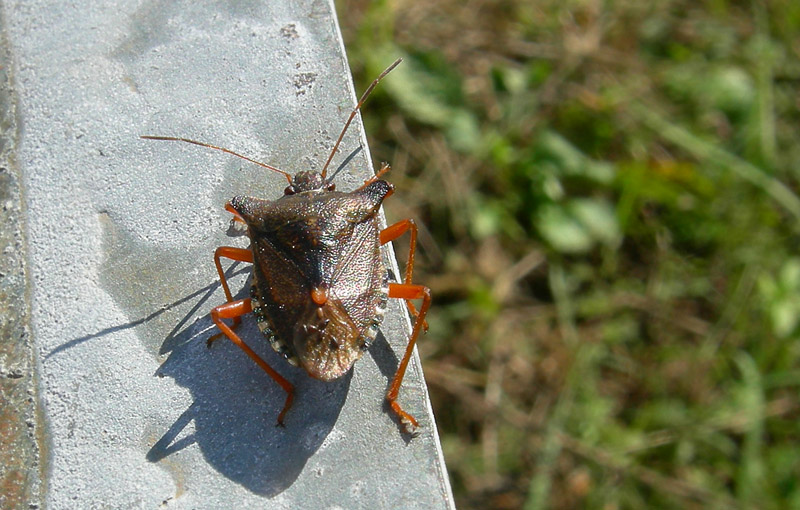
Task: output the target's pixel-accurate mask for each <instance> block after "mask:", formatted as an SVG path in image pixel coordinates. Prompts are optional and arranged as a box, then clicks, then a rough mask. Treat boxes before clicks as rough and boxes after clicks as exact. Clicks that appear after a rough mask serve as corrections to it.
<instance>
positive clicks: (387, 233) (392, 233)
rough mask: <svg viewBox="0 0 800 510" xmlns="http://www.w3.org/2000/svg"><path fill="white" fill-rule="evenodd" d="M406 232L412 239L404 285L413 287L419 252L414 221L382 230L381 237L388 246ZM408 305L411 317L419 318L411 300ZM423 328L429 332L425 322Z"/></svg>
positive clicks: (409, 246)
mask: <svg viewBox="0 0 800 510" xmlns="http://www.w3.org/2000/svg"><path fill="white" fill-rule="evenodd" d="M406 232H410V233H411V234H410V235H411V239H410V240H409V242H408V261H407V262H406V277H405V278H404V279H403V283H405V284H406V285H411V280H412V276H413V275H414V254H415V253H416V251H417V224H416V223H415V222H414V220H412V219H407V220H402V221H398V222H397V223H395V224H394V225H389V226H388V227H386V228H385V229H383V230H381V234H380V237H381V244H386V243H388V242H391V241H394V240H395V239H397V238H398V237H400V236H401V235H403V234H405V233H406ZM392 297H394V296H392ZM406 305H407V306H408V310H409V311H410V312H411V316H412V317H414V318H416V317H418V315H417V309H416V307H415V306H414V303H412V302H411V300H410V299H406ZM422 327H423V328H424V329H425V331H428V323H427V322H425V321H424V320H423V321H422Z"/></svg>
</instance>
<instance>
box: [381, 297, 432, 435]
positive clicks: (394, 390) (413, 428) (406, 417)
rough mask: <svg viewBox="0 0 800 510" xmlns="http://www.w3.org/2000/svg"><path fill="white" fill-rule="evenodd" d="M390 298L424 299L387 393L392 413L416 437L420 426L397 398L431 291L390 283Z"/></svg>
mask: <svg viewBox="0 0 800 510" xmlns="http://www.w3.org/2000/svg"><path fill="white" fill-rule="evenodd" d="M389 297H391V298H399V299H405V300H406V302H408V300H411V299H422V306H420V308H419V313H418V314H417V318H416V320H415V321H414V328H413V329H412V330H411V336H410V337H409V339H408V345H407V346H406V352H405V354H403V359H402V360H401V361H400V365H399V366H398V367H397V372H395V374H394V378H392V383H391V384H390V385H389V390H388V391H387V392H386V400H387V401H388V402H389V406H391V408H392V411H394V412H395V414H397V417H398V418H399V419H400V423H401V424H402V425H403V429H404V430H405V431H406V433H408V434H412V435H415V434H416V433H417V431H418V428H419V424H418V423H417V420H416V419H415V418H414V417H413V416H411V415H410V414H408V413H407V412H405V411H403V408H402V407H400V404H398V403H397V396H398V394H399V393H400V385H401V384H402V383H403V376H404V375H405V373H406V368H407V367H408V362H409V360H410V359H411V353H412V352H414V345H415V344H416V343H417V338H418V337H419V333H420V331H422V329H423V327H424V325H425V315H426V314H427V313H428V308H429V307H430V306H431V289H429V288H428V287H425V286H424V285H411V284H408V283H390V284H389Z"/></svg>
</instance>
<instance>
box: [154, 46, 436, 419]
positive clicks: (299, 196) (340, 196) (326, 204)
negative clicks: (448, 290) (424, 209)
mask: <svg viewBox="0 0 800 510" xmlns="http://www.w3.org/2000/svg"><path fill="white" fill-rule="evenodd" d="M401 61H402V59H398V60H397V61H395V62H394V63H393V64H392V65H390V66H389V67H388V68H387V69H386V70H385V71H383V72H382V73H381V74H380V76H378V77H377V78H376V79H375V80H374V81H373V82H372V84H371V85H370V86H369V88H367V90H366V91H365V92H364V94H363V95H362V96H361V99H360V100H359V101H358V104H357V105H356V107H355V108H354V109H353V111H352V112H351V113H350V116H349V117H348V119H347V122H346V123H345V125H344V128H343V129H342V132H341V134H340V135H339V138H338V139H337V140H336V143H335V144H334V146H333V150H331V153H330V155H329V156H328V160H327V161H326V162H325V165H324V166H323V167H322V171H320V172H314V171H303V172H299V173H297V174H296V175H294V176H292V175H290V174H289V173H287V172H284V171H282V170H279V169H277V168H275V167H273V166H270V165H266V164H264V163H260V162H258V161H254V160H252V159H250V158H248V157H245V156H242V155H241V154H237V153H235V152H233V151H230V150H228V149H225V148H222V147H217V146H214V145H210V144H207V143H202V142H196V141H194V140H188V139H185V138H174V137H166V136H142V138H146V139H150V140H168V141H180V142H187V143H192V144H195V145H200V146H203V147H208V148H211V149H216V150H221V151H223V152H226V153H228V154H231V155H234V156H237V157H239V158H242V159H245V160H247V161H250V162H252V163H255V164H257V165H260V166H262V167H264V168H267V169H269V170H272V171H274V172H278V173H280V174H282V175H283V176H285V177H286V179H287V180H288V181H289V186H287V187H286V189H285V190H284V194H283V196H282V197H280V198H278V199H277V200H265V199H261V198H254V197H248V196H236V197H234V198H233V199H232V200H231V201H230V202H228V203H227V204H226V205H225V209H227V210H228V211H229V212H231V213H232V214H233V215H234V219H235V220H236V221H240V222H244V224H245V225H246V226H247V233H248V236H249V237H250V248H248V249H242V248H234V247H231V246H222V247H219V248H217V250H216V252H215V253H214V263H215V264H216V266H217V271H218V272H219V277H220V282H221V283H222V288H223V289H224V291H225V297H226V298H227V302H226V303H225V304H223V305H220V306H217V307H215V308H213V309H212V310H211V319H212V320H213V321H214V324H216V325H217V327H219V329H220V331H221V333H218V334H217V335H215V336H213V337H211V338H210V339H209V345H210V344H211V342H212V341H213V340H214V339H216V338H218V337H219V336H221V335H222V334H224V335H225V336H227V337H228V338H229V339H230V340H231V341H232V342H233V343H235V344H236V345H238V346H239V347H240V348H241V349H242V350H243V351H244V352H245V353H247V355H248V356H249V357H250V358H252V359H253V361H255V362H256V363H258V365H259V366H260V367H261V368H262V369H264V371H265V372H266V373H267V374H268V375H269V376H270V377H272V379H274V380H275V382H277V383H278V384H279V385H280V386H281V387H282V388H283V389H284V390H285V391H286V394H287V395H286V402H285V404H284V405H283V409H282V410H281V412H280V414H278V424H279V425H283V421H284V417H285V416H286V412H287V411H288V410H289V408H290V407H291V405H292V400H293V398H294V387H293V386H292V384H291V383H290V382H289V381H287V380H286V379H285V378H284V377H283V376H282V375H280V374H279V373H278V372H277V371H275V369H273V368H272V367H271V366H270V365H268V364H267V362H265V361H264V360H263V359H262V358H261V357H260V356H258V354H256V353H255V352H254V351H253V350H252V349H251V348H250V347H248V346H247V344H245V343H244V342H243V341H242V339H241V338H240V337H239V335H237V334H236V332H235V331H234V329H235V328H236V326H237V325H238V324H239V322H240V320H241V319H240V318H241V316H242V315H245V314H247V313H250V312H253V313H254V314H255V316H256V321H257V322H258V326H259V328H260V330H261V331H262V332H263V333H264V335H265V336H266V337H267V339H268V340H269V342H270V344H271V345H272V347H273V349H275V350H276V351H277V352H278V353H280V354H281V355H283V357H284V358H286V360H287V361H288V362H289V363H291V364H292V365H295V366H301V367H303V368H304V369H305V371H306V372H307V373H308V374H309V375H310V376H312V377H315V378H317V379H321V380H323V381H331V380H334V379H337V378H338V377H341V376H342V375H344V374H345V373H347V372H348V371H349V370H350V369H351V368H352V366H353V363H355V361H356V360H357V359H358V358H360V357H361V355H362V354H363V352H364V351H365V350H366V349H367V348H368V347H369V346H370V343H372V341H373V340H374V339H375V336H376V335H377V332H378V326H379V325H380V323H381V321H382V319H383V314H384V310H385V307H386V302H387V299H388V298H399V299H404V300H405V301H406V303H407V306H408V308H409V310H410V312H411V314H412V316H414V317H415V319H414V327H413V329H412V332H411V336H410V338H409V341H408V346H407V347H406V350H405V354H404V355H403V358H402V360H401V361H400V364H399V366H398V368H397V372H396V373H395V375H394V378H393V379H392V382H391V384H390V385H389V390H388V391H387V393H386V400H387V401H388V402H389V405H390V406H391V408H392V410H393V411H394V412H395V413H396V414H397V416H398V418H399V420H400V422H401V424H402V426H403V429H404V430H405V431H406V432H408V433H412V434H413V433H415V432H416V431H417V428H418V424H417V420H416V419H414V417H413V416H411V415H410V414H408V413H407V412H405V411H403V409H402V408H401V407H400V404H398V403H397V396H398V393H399V390H400V385H401V383H402V381H403V375H404V374H405V371H406V367H407V366H408V362H409V359H410V358H411V353H412V351H413V349H414V344H415V343H416V341H417V338H418V337H419V334H420V331H422V330H424V329H426V328H427V324H426V323H425V315H426V313H427V311H428V307H429V306H430V303H431V293H430V289H428V287H425V286H423V285H415V284H413V283H412V281H411V279H412V274H413V267H414V252H415V248H416V240H417V227H416V224H415V223H414V221H413V220H410V219H407V220H402V221H400V222H398V223H395V224H393V225H391V226H389V227H388V228H385V229H383V230H381V229H380V225H379V221H378V211H379V209H380V206H381V203H382V202H383V200H384V199H385V198H386V197H388V196H389V195H391V194H392V192H393V191H394V189H393V187H392V185H391V184H389V183H388V182H386V181H384V180H382V179H380V176H381V175H383V174H384V173H385V172H386V171H388V170H389V165H387V164H384V165H383V167H382V168H381V169H380V170H379V171H378V173H377V174H376V175H374V176H373V177H372V178H370V179H368V180H367V181H366V182H364V184H363V185H362V186H361V187H359V188H358V189H356V190H353V191H350V192H340V191H335V186H334V184H333V182H331V180H329V179H328V178H327V177H326V175H327V173H326V172H327V169H328V166H329V165H330V163H331V160H332V159H333V156H334V154H335V153H336V151H337V149H338V148H339V144H340V143H341V141H342V138H343V137H344V134H345V132H346V131H347V128H348V127H349V126H350V123H351V122H352V120H353V118H355V115H356V113H357V112H358V110H359V109H360V108H361V106H362V105H363V104H364V101H366V99H367V97H368V96H369V94H370V92H372V90H373V89H374V88H375V86H376V85H377V84H378V82H379V81H380V80H381V79H382V78H383V77H384V76H386V75H387V74H388V73H389V72H390V71H391V70H392V69H394V68H395V67H396V66H397V65H398V64H400V62H401ZM406 232H408V233H409V234H410V236H411V237H410V243H409V244H410V249H409V254H408V262H407V265H406V272H405V278H404V280H403V283H391V282H389V276H388V271H387V269H386V267H385V266H384V264H383V260H382V256H381V246H382V245H384V244H386V243H388V242H390V241H392V240H394V239H397V238H398V237H400V236H401V235H403V234H405V233H406ZM223 257H224V258H227V259H231V260H236V261H241V262H249V263H251V264H253V278H252V286H251V289H250V297H249V298H247V299H240V300H234V299H233V296H232V294H231V291H230V288H229V287H228V282H227V280H226V278H225V273H224V272H223V270H222V264H221V263H220V259H221V258H223ZM414 299H421V300H422V305H421V306H420V308H419V310H416V308H415V307H414V305H413V303H412V301H411V300H414ZM223 319H232V320H233V324H232V325H231V326H229V325H228V324H226V323H225V322H223Z"/></svg>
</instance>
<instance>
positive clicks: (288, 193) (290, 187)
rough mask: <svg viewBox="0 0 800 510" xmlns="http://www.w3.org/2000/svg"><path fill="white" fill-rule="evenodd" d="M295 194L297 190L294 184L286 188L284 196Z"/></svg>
mask: <svg viewBox="0 0 800 510" xmlns="http://www.w3.org/2000/svg"><path fill="white" fill-rule="evenodd" d="M294 193H295V189H294V185H293V184H290V185H289V186H286V189H285V190H283V194H284V195H294Z"/></svg>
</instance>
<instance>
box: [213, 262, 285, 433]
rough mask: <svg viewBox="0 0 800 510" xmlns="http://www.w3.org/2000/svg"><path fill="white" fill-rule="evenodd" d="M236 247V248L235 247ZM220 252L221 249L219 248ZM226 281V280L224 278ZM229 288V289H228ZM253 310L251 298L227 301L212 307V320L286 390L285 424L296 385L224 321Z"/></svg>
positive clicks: (281, 413) (279, 421)
mask: <svg viewBox="0 0 800 510" xmlns="http://www.w3.org/2000/svg"><path fill="white" fill-rule="evenodd" d="M234 249H236V248H234ZM217 251H218V252H219V250H217ZM223 281H225V280H223ZM226 290H227V289H226ZM252 311H253V307H252V305H251V303H250V298H247V299H240V300H239V301H232V302H228V303H225V304H224V305H219V306H217V307H215V308H212V309H211V320H212V321H214V324H216V325H217V327H218V328H219V329H220V331H222V333H223V334H224V335H225V336H227V337H228V338H229V339H230V340H231V342H233V343H235V344H236V345H238V346H239V348H240V349H242V350H243V351H244V352H245V354H247V355H248V356H250V359H252V360H253V361H255V362H256V363H257V364H258V366H260V367H261V368H262V369H263V370H264V372H266V373H267V375H269V376H270V377H272V379H273V380H274V381H275V382H276V383H278V384H280V386H281V388H283V390H284V391H285V392H286V403H284V404H283V410H281V412H280V414H279V415H278V425H280V426H283V418H284V416H286V411H288V410H289V408H290V407H291V406H292V400H294V386H292V383H290V382H289V381H287V380H286V379H284V377H283V376H282V375H281V374H279V373H278V372H276V371H275V369H273V368H272V367H271V366H269V365H268V364H267V362H266V361H264V360H263V359H261V357H260V356H259V355H258V354H256V353H255V351H253V350H252V349H251V348H250V347H249V346H248V345H247V344H246V343H244V342H243V341H242V339H241V338H239V335H237V334H236V333H235V332H234V331H233V329H232V328H231V327H230V326H228V325H227V324H225V323H224V322H222V319H233V320H234V323H236V321H238V320H239V318H240V317H241V316H242V315H244V314H247V313H250V312H252Z"/></svg>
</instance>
